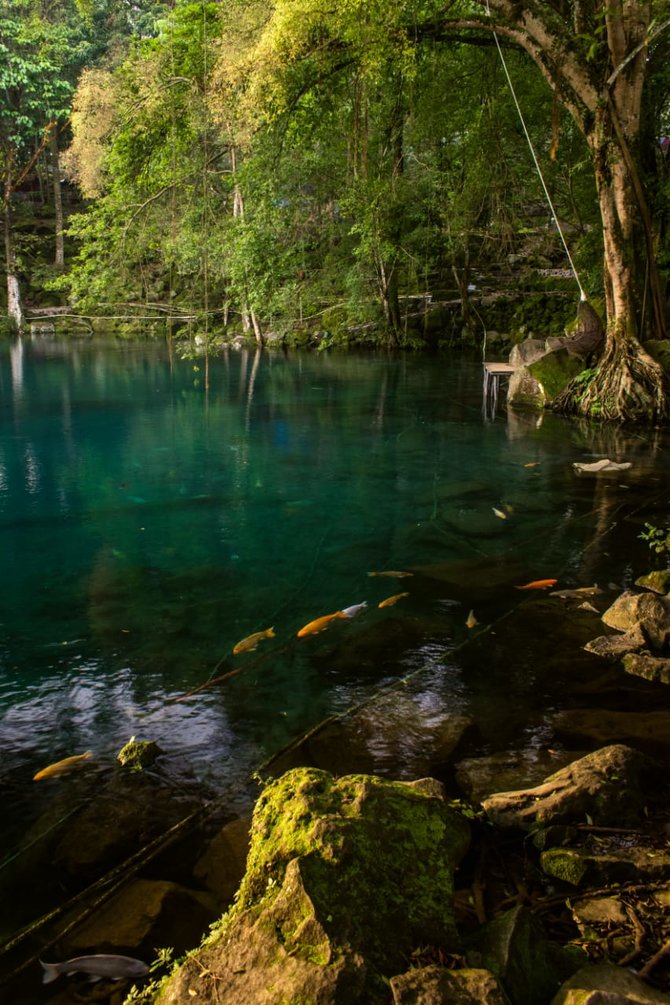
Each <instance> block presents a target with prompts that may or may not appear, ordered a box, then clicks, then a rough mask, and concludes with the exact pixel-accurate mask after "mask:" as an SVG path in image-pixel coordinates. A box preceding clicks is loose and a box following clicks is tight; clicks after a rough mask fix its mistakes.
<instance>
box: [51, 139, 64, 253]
mask: <svg viewBox="0 0 670 1005" xmlns="http://www.w3.org/2000/svg"><path fill="white" fill-rule="evenodd" d="M49 150H50V153H51V171H52V176H51V181H52V184H53V194H54V216H55V222H56V257H55V266H56V268H57V269H58V271H59V272H62V271H63V269H64V268H65V242H64V240H63V231H64V226H63V191H62V188H61V183H60V157H59V153H58V139H57V137H56V134H55V132H52V133H51V136H50V137H49Z"/></svg>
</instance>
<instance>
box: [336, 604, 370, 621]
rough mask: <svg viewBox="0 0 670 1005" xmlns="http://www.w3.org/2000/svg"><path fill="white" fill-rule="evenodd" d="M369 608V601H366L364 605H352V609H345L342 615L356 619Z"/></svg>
mask: <svg viewBox="0 0 670 1005" xmlns="http://www.w3.org/2000/svg"><path fill="white" fill-rule="evenodd" d="M367 606H368V602H367V600H364V601H363V603H362V604H352V606H351V607H343V608H342V614H344V616H345V618H355V617H356V615H357V614H360V613H361V611H364V610H365V608H366V607H367Z"/></svg>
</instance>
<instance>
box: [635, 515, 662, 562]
mask: <svg viewBox="0 0 670 1005" xmlns="http://www.w3.org/2000/svg"><path fill="white" fill-rule="evenodd" d="M644 526H645V529H644V530H643V531H642V532H641V533H640V534H638V537H639V538H640V540H641V541H646V542H647V544H648V545H649V547H650V548H651V550H652V551H654V552H656V554H657V555H670V531H668V530H667V529H666V528H661V527H656V526H655V525H654V524H651V523H646V522H645V525H644Z"/></svg>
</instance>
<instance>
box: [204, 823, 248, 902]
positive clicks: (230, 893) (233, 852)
mask: <svg viewBox="0 0 670 1005" xmlns="http://www.w3.org/2000/svg"><path fill="white" fill-rule="evenodd" d="M250 823H251V821H250V820H248V819H246V820H244V819H242V818H238V819H237V820H231V821H230V823H227V824H226V825H225V827H222V828H221V830H220V831H219V833H218V834H217V835H216V836H215V837H214V839H213V840H212V842H211V843H210V845H209V847H208V848H207V849H206V851H205V852H204V853H203V855H202V856H201V857H200V859H199V860H198V861H197V862H196V865H195V868H194V870H193V875H194V876H195V878H196V879H198V880H200V881H201V882H202V883H204V885H205V886H206V887H207V889H208V890H211V891H212V893H213V894H214V895H215V896H216V897H217V898H218V899H219V901H220V903H221V904H223V905H225V906H227V905H228V904H232V902H233V898H234V897H235V894H236V893H237V889H238V887H239V885H240V883H241V881H242V877H243V876H244V870H245V868H246V862H247V854H248V852H249V827H250Z"/></svg>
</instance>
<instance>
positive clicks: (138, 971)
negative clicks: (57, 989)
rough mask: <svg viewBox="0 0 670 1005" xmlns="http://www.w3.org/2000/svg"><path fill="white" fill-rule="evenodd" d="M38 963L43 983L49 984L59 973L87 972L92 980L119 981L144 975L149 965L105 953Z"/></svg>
mask: <svg viewBox="0 0 670 1005" xmlns="http://www.w3.org/2000/svg"><path fill="white" fill-rule="evenodd" d="M40 963H41V964H42V966H43V967H44V976H43V978H42V983H43V984H50V983H51V981H55V980H56V978H57V977H58V976H59V975H60V974H88V975H89V978H90V980H92V981H99V980H102V979H103V978H107V979H108V980H112V981H119V980H122V979H123V978H130V977H145V976H146V975H147V974H148V973H149V967H148V966H147V964H146V963H143V962H142V960H136V959H134V958H133V957H132V956H114V955H108V954H106V953H99V954H97V955H95V956H75V957H74V959H72V960H64V961H63V962H62V963H44V962H43V961H42V960H40Z"/></svg>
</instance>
